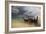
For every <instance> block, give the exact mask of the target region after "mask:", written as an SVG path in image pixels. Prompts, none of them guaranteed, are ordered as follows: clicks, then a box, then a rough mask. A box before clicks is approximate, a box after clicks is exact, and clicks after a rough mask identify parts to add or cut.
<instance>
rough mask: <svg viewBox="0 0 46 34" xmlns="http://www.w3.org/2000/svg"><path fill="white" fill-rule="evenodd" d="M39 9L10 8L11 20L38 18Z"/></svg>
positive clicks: (30, 7) (27, 7)
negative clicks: (28, 17)
mask: <svg viewBox="0 0 46 34" xmlns="http://www.w3.org/2000/svg"><path fill="white" fill-rule="evenodd" d="M40 13H41V8H40V7H35V6H12V18H16V17H17V16H18V17H27V16H30V17H31V16H40Z"/></svg>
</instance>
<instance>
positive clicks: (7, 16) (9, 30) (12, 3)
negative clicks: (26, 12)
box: [5, 1, 45, 33]
mask: <svg viewBox="0 0 46 34" xmlns="http://www.w3.org/2000/svg"><path fill="white" fill-rule="evenodd" d="M23 4H24V5H23ZM26 4H27V5H26ZM11 6H38V7H39V6H40V7H41V6H42V7H41V12H42V15H41V16H42V17H41V26H42V27H40V28H39V27H36V28H35V27H32V28H30V27H26V28H25V27H24V28H18V29H17V28H16V29H15V28H10V27H11V21H10V22H9V20H11V18H10V17H11V14H10V13H11ZM9 8H10V9H9ZM9 25H10V26H9ZM36 31H37V32H38V31H45V3H38V2H21V1H5V32H6V33H21V32H36Z"/></svg>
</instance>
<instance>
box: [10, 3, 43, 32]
mask: <svg viewBox="0 0 46 34" xmlns="http://www.w3.org/2000/svg"><path fill="white" fill-rule="evenodd" d="M11 6H37V7H41V26H40V27H24V28H11ZM39 29H43V5H33V4H16V3H15V4H11V3H10V4H9V31H22V30H39Z"/></svg>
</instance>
